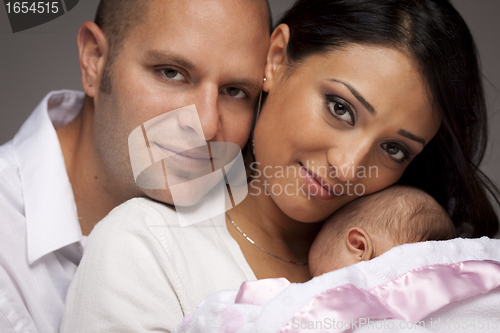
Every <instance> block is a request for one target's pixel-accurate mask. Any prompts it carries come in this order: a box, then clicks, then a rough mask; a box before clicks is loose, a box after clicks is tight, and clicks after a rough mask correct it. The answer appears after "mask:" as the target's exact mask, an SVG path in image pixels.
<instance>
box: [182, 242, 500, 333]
mask: <svg viewBox="0 0 500 333" xmlns="http://www.w3.org/2000/svg"><path fill="white" fill-rule="evenodd" d="M238 292H239V294H238ZM349 323H350V324H349ZM347 329H349V330H347ZM346 330H347V331H350V332H352V331H354V332H373V331H377V332H407V331H411V330H417V331H418V332H472V331H477V332H500V240H495V239H489V238H486V237H483V238H480V239H454V240H450V241H432V242H423V243H416V244H406V245H402V246H398V247H395V248H393V249H392V250H390V251H388V252H386V253H384V254H383V255H381V256H379V257H377V258H375V259H373V260H370V261H366V262H360V263H358V264H356V265H353V266H350V267H346V268H343V269H340V270H337V271H333V272H330V273H327V274H324V275H322V276H319V277H316V278H314V279H312V280H310V281H308V282H306V283H301V284H288V283H286V282H284V281H283V280H282V279H270V280H260V281H252V282H246V283H244V284H243V285H242V287H241V288H240V291H238V290H226V291H221V292H217V293H213V294H211V295H209V296H208V297H207V298H206V299H205V300H204V301H202V302H200V304H199V306H198V310H197V312H196V313H195V314H193V315H191V316H189V317H187V318H186V319H185V320H184V322H183V323H181V324H180V325H178V326H177V327H176V328H175V329H174V332H177V333H181V332H182V333H184V332H185V333H188V332H207V333H210V332H227V333H229V332H239V333H244V332H252V333H254V332H344V331H346Z"/></svg>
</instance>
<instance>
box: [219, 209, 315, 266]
mask: <svg viewBox="0 0 500 333" xmlns="http://www.w3.org/2000/svg"><path fill="white" fill-rule="evenodd" d="M226 216H227V218H228V219H229V221H231V223H232V224H233V225H234V227H235V228H236V230H238V231H239V232H240V234H241V235H242V236H243V237H245V238H246V240H247V241H249V242H250V243H251V244H253V245H255V246H256V247H257V248H259V249H260V250H261V251H264V252H265V253H267V254H269V255H271V256H273V257H275V258H276V259H280V260H283V261H286V262H289V263H291V264H295V265H298V266H306V265H308V264H309V263H308V262H296V261H293V260H288V259H285V258H282V257H280V256H277V255H275V254H274V253H271V252H269V251H268V250H266V249H264V248H263V247H262V246H260V245H258V244H256V243H255V242H254V241H253V240H252V239H251V238H250V237H248V236H247V235H246V234H245V233H244V232H243V231H242V230H241V229H240V228H239V227H238V226H237V225H236V223H234V221H233V219H232V218H231V216H229V214H228V213H227V212H226Z"/></svg>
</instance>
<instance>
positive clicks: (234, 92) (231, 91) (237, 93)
mask: <svg viewBox="0 0 500 333" xmlns="http://www.w3.org/2000/svg"><path fill="white" fill-rule="evenodd" d="M222 92H223V93H224V94H227V95H229V96H231V97H234V98H245V97H247V94H246V93H245V92H244V91H243V90H241V89H238V88H234V87H229V88H224V89H223V90H222Z"/></svg>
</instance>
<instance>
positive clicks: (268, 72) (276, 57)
mask: <svg viewBox="0 0 500 333" xmlns="http://www.w3.org/2000/svg"><path fill="white" fill-rule="evenodd" d="M289 38H290V29H289V28H288V25H286V24H280V25H279V26H278V27H277V28H276V29H275V30H274V32H273V34H272V35H271V45H270V47H269V52H268V54H267V62H266V68H265V70H264V74H265V77H266V82H265V83H264V86H263V88H262V89H263V90H264V91H265V92H269V90H271V88H272V87H273V85H274V83H275V82H276V72H277V70H279V67H280V65H281V64H283V62H284V61H285V59H286V47H287V45H288V40H289Z"/></svg>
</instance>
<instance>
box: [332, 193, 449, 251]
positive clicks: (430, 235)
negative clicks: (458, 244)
mask: <svg viewBox="0 0 500 333" xmlns="http://www.w3.org/2000/svg"><path fill="white" fill-rule="evenodd" d="M330 219H333V220H334V221H331V223H328V222H327V223H328V224H329V225H326V227H327V228H335V229H336V230H337V235H336V236H340V235H343V234H345V233H346V232H347V231H348V230H349V229H350V228H352V227H361V228H363V229H365V230H366V231H367V232H368V233H377V234H379V235H387V236H389V237H390V238H392V240H393V241H394V242H395V243H397V244H405V243H414V242H421V241H426V240H447V239H451V238H454V237H456V236H455V228H454V226H453V223H452V221H451V219H450V217H449V216H448V214H447V213H446V211H445V210H444V208H443V207H441V205H439V203H437V201H436V200H434V199H433V198H432V197H431V196H430V195H429V194H427V193H425V192H424V191H422V190H419V189H417V188H415V187H410V186H401V185H394V186H391V187H389V188H387V189H384V190H382V191H380V192H376V193H373V194H370V195H367V196H364V197H360V198H358V199H356V200H354V201H353V202H351V203H349V204H347V205H345V206H344V207H342V208H341V209H340V210H339V211H337V212H336V213H335V214H334V215H333V216H332V217H331V218H330Z"/></svg>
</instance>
